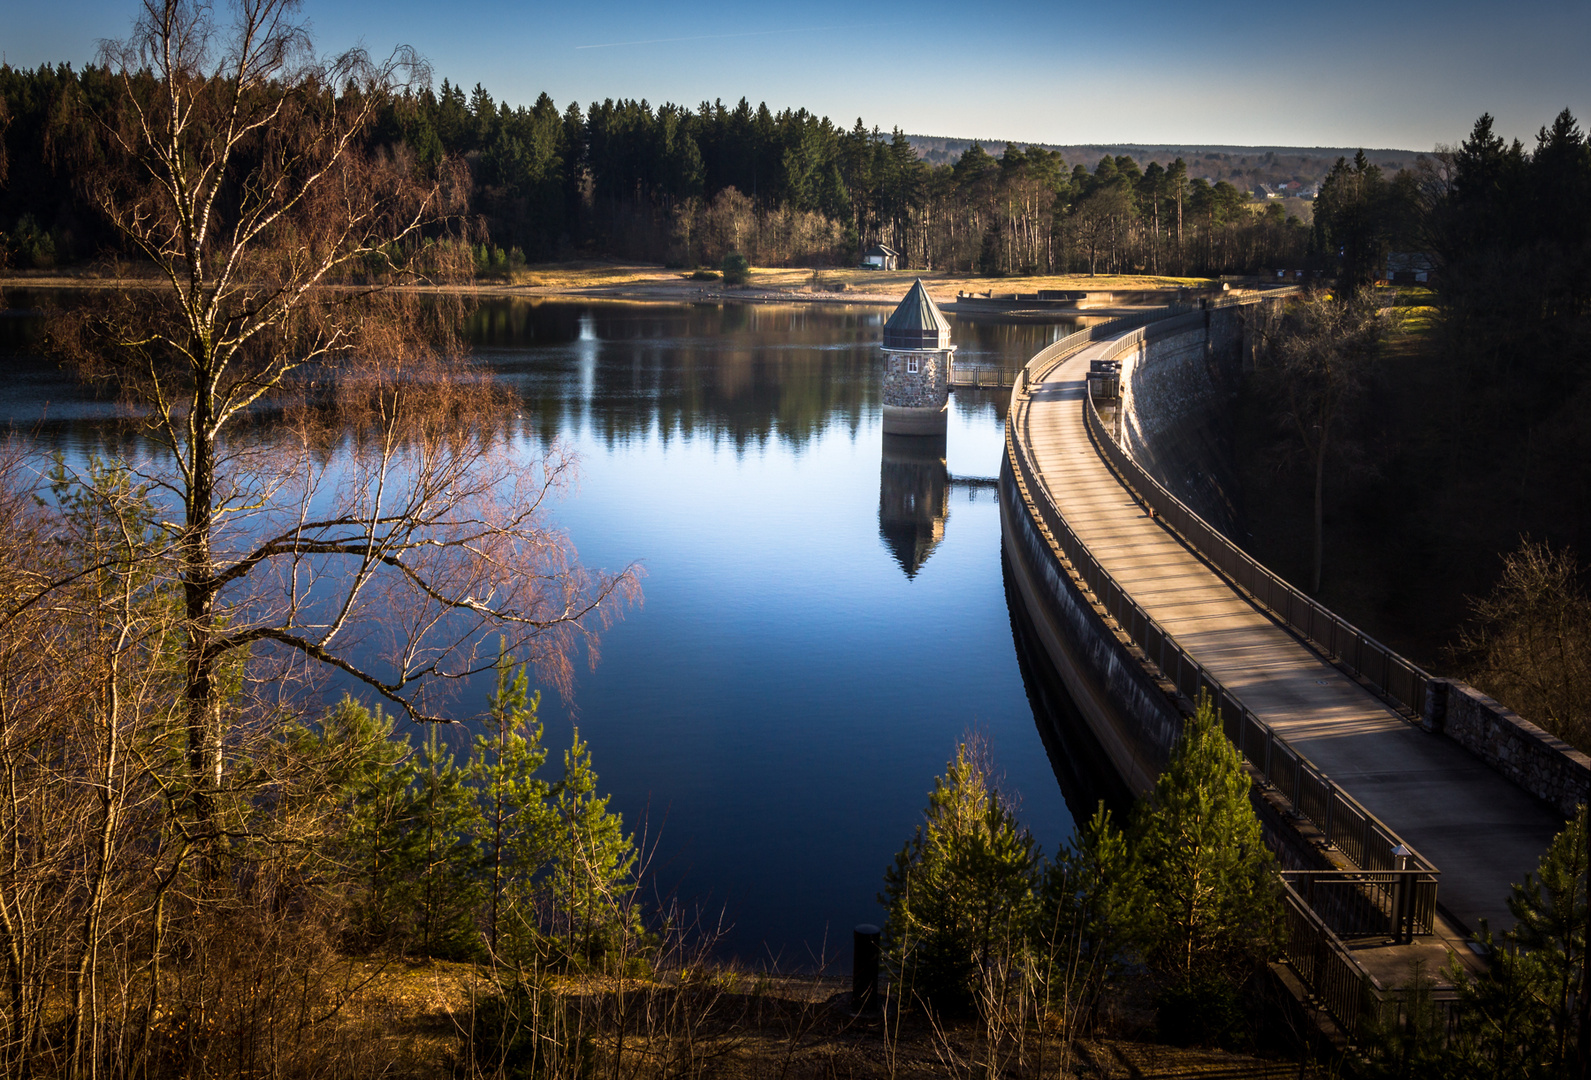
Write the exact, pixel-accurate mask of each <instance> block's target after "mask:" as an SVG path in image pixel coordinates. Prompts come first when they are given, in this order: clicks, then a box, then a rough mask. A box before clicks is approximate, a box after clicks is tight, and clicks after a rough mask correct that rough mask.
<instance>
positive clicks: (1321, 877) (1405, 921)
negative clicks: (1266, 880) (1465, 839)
mask: <svg viewBox="0 0 1591 1080" xmlns="http://www.w3.org/2000/svg"><path fill="white" fill-rule="evenodd" d="M1282 880H1283V881H1285V882H1287V883H1288V885H1290V886H1291V887H1292V888H1293V890H1294V891H1295V892H1297V893H1298V895H1299V896H1300V897H1301V898H1302V899H1303V901H1304V903H1305V904H1306V905H1308V907H1309V909H1310V910H1311V911H1313V912H1314V913H1315V914H1316V915H1318V916H1320V919H1321V921H1323V922H1324V923H1325V924H1326V925H1327V926H1328V927H1330V928H1331V932H1332V933H1334V934H1336V935H1337V936H1338V937H1339V938H1372V939H1375V940H1377V941H1380V942H1385V941H1388V940H1391V941H1395V942H1399V943H1402V944H1407V943H1409V942H1410V941H1413V940H1414V937H1415V935H1417V934H1430V933H1434V932H1435V929H1436V876H1435V875H1434V874H1431V873H1429V872H1428V871H1425V870H1392V871H1367V870H1284V871H1282Z"/></svg>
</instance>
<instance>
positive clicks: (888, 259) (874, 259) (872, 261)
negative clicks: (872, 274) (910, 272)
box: [862, 244, 900, 270]
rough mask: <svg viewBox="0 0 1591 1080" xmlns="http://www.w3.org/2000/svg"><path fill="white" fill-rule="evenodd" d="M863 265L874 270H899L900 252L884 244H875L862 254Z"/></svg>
mask: <svg viewBox="0 0 1591 1080" xmlns="http://www.w3.org/2000/svg"><path fill="white" fill-rule="evenodd" d="M862 265H863V266H866V267H869V268H870V269H873V270H899V269H900V252H898V251H896V250H895V249H894V248H892V247H887V246H886V245H884V244H874V245H873V246H872V248H870V249H869V250H868V252H867V254H866V255H863V256H862Z"/></svg>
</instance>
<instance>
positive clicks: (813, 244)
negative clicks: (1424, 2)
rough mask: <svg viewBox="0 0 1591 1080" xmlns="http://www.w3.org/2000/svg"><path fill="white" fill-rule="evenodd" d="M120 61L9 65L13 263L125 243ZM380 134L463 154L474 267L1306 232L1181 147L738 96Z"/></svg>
mask: <svg viewBox="0 0 1591 1080" xmlns="http://www.w3.org/2000/svg"><path fill="white" fill-rule="evenodd" d="M114 92H115V91H114V86H113V79H112V76H111V74H110V72H109V70H108V69H107V68H104V67H100V66H95V65H90V66H87V67H84V68H83V69H82V70H81V71H78V70H74V69H73V68H72V67H71V66H70V65H64V64H63V65H59V66H56V67H53V68H52V67H49V66H42V67H40V68H38V69H37V70H32V71H28V70H21V69H16V68H12V67H9V66H0V108H3V110H4V113H3V118H5V119H8V124H7V126H6V127H5V132H4V138H5V160H6V163H7V173H6V175H4V176H3V177H0V178H3V179H4V181H5V183H4V186H3V187H0V231H4V233H5V234H6V248H7V251H8V254H9V257H10V260H11V262H12V264H13V265H15V266H18V267H22V268H28V267H48V266H52V265H57V264H62V263H69V262H75V261H81V260H85V259H92V258H95V257H99V256H102V255H104V254H107V253H114V252H116V251H118V250H119V248H118V241H117V239H116V238H115V236H114V235H113V234H112V233H111V232H110V231H109V230H108V229H107V228H106V227H105V226H104V225H103V224H102V223H101V222H100V221H99V220H98V218H97V216H96V215H95V214H94V213H93V212H92V211H91V210H90V209H89V208H88V206H87V205H86V201H85V198H84V195H83V192H82V190H81V189H82V185H83V183H84V182H86V178H87V176H88V175H90V174H91V172H92V163H91V162H85V161H84V160H83V152H84V151H85V149H86V148H87V146H88V145H89V144H90V143H92V141H93V140H92V137H91V135H90V133H89V132H88V131H87V127H88V126H89V125H91V124H93V123H94V120H93V119H92V118H93V117H94V116H96V115H104V109H105V106H106V105H107V104H108V102H109V101H110V99H111V97H112V96H113V94H114ZM365 138H366V140H367V142H368V146H369V148H372V149H380V150H384V151H388V152H391V153H393V154H396V155H399V156H400V157H402V158H403V160H405V161H407V162H409V163H410V164H411V166H412V167H413V168H414V169H415V170H417V171H421V172H431V171H434V170H435V169H436V168H437V167H439V166H441V165H442V164H443V163H444V162H462V163H464V164H466V165H467V167H468V168H467V182H466V183H467V189H468V190H467V192H466V193H465V197H466V202H467V206H466V208H465V211H464V218H465V219H466V220H467V222H468V224H469V226H470V229H469V236H470V239H471V241H472V243H473V244H474V246H475V256H476V262H477V269H478V271H479V272H481V273H506V272H508V271H510V270H511V269H512V268H513V267H514V266H515V265H516V264H518V263H520V262H524V261H532V262H534V261H544V260H554V259H562V258H570V257H575V256H580V255H592V254H605V255H613V256H619V257H625V258H635V259H645V260H652V261H660V262H667V263H670V264H672V265H680V266H693V265H698V264H700V265H714V266H716V265H717V264H718V263H719V262H720V261H721V260H722V258H723V257H724V255H726V254H728V253H730V252H741V253H743V254H745V255H746V256H747V257H748V258H750V259H751V261H752V262H754V263H757V264H762V265H802V266H804V265H811V266H835V265H851V264H854V263H855V262H856V261H857V260H858V258H859V255H860V253H861V252H862V251H863V250H865V249H866V248H868V247H870V246H872V245H873V244H877V243H883V244H886V245H889V246H890V247H892V248H894V249H895V250H897V251H899V252H900V253H901V254H902V256H903V257H904V261H905V265H907V266H908V267H911V268H916V269H927V270H950V271H957V272H964V273H981V274H989V275H1001V274H1018V273H1052V272H1053V273H1060V272H1084V271H1086V272H1089V273H1094V272H1101V273H1106V272H1108V273H1118V272H1134V271H1138V272H1148V273H1160V274H1178V275H1208V274H1218V273H1234V272H1251V271H1256V270H1260V269H1266V268H1270V267H1273V266H1283V265H1285V266H1288V267H1296V266H1299V265H1302V263H1303V260H1304V259H1305V257H1306V254H1307V252H1308V248H1309V242H1310V234H1309V232H1308V230H1307V228H1306V227H1305V226H1304V224H1303V223H1302V222H1300V221H1298V220H1297V219H1296V218H1294V217H1291V216H1290V215H1288V214H1287V213H1286V212H1285V211H1284V210H1283V208H1282V205H1281V203H1280V201H1279V200H1270V201H1265V202H1263V203H1254V202H1251V200H1250V199H1249V197H1248V194H1247V193H1246V192H1244V191H1241V190H1239V189H1238V188H1236V187H1234V186H1233V185H1232V184H1230V183H1228V182H1226V181H1224V180H1222V181H1218V182H1216V183H1214V184H1211V183H1209V182H1208V181H1207V180H1204V179H1200V178H1195V179H1191V180H1190V179H1189V176H1188V167H1187V165H1186V163H1184V162H1183V161H1182V159H1180V158H1179V159H1177V160H1176V161H1174V162H1172V163H1171V164H1170V165H1169V166H1162V165H1161V164H1160V163H1158V162H1150V163H1149V164H1148V165H1147V166H1140V164H1139V163H1138V162H1136V161H1135V160H1133V159H1132V158H1131V157H1129V156H1127V155H1117V156H1111V155H1106V156H1104V157H1102V158H1101V159H1100V160H1099V161H1097V162H1090V163H1086V164H1085V163H1081V162H1074V163H1071V164H1068V163H1067V162H1066V161H1064V160H1063V159H1062V157H1061V155H1060V154H1059V153H1057V152H1055V151H1051V150H1046V149H1044V148H1042V147H1037V146H1033V147H1028V148H1027V149H1025V150H1019V149H1018V148H1017V147H1016V146H1014V145H1010V144H1008V145H1007V146H1006V147H1005V149H1004V152H1003V153H1000V154H999V155H994V154H991V153H989V152H988V151H987V150H986V149H984V148H983V147H982V146H980V145H977V144H974V145H972V146H971V147H970V148H968V149H967V150H966V151H964V152H963V153H961V154H960V155H959V156H958V157H957V158H956V160H955V161H953V162H949V163H946V164H941V165H929V164H927V163H925V162H924V161H922V160H920V159H919V157H918V155H917V153H916V151H915V150H914V149H913V148H912V146H911V144H910V142H909V141H908V139H907V137H906V136H905V135H904V134H902V133H901V132H900V131H899V130H896V131H894V132H891V133H888V134H886V133H884V132H882V131H880V130H879V129H878V128H876V127H875V128H868V127H867V126H866V125H864V124H863V122H862V121H861V120H860V119H858V120H857V121H856V123H855V125H854V126H852V127H850V128H845V127H843V126H841V125H836V124H834V123H833V122H831V121H830V120H829V119H828V118H827V117H818V116H814V115H813V114H811V113H810V112H808V111H807V110H805V109H785V110H782V111H780V112H774V111H772V110H770V109H769V108H768V106H767V105H766V104H762V105H758V106H756V107H753V106H752V105H751V104H750V103H749V102H748V101H747V100H745V99H744V98H743V99H741V100H740V101H739V102H738V103H737V104H735V105H733V106H726V105H725V104H724V103H723V102H722V101H717V102H713V103H705V102H704V103H703V104H701V105H700V106H699V107H697V108H696V109H690V108H686V107H682V106H678V105H673V104H664V105H661V106H658V107H656V108H654V107H652V106H651V105H650V104H649V103H647V102H646V101H644V100H642V101H631V100H619V101H613V100H607V101H603V102H601V103H593V104H591V105H590V106H589V107H588V108H586V109H584V110H582V109H581V108H580V107H579V106H578V105H575V104H570V105H569V106H567V107H566V108H563V109H559V108H558V106H557V105H556V103H554V101H553V100H552V99H551V98H550V97H548V96H547V95H546V94H543V95H542V96H541V97H540V98H538V99H537V101H536V102H535V103H534V104H533V105H531V106H528V107H526V106H523V105H521V106H517V107H511V106H510V105H509V104H508V103H506V102H498V101H495V100H494V99H493V97H492V95H491V94H490V93H489V92H488V91H487V90H486V89H484V88H483V87H481V86H480V85H479V84H477V85H476V87H475V88H474V90H473V91H471V92H469V93H467V94H466V92H465V91H464V90H463V88H462V87H460V86H455V85H453V84H451V83H450V82H448V81H447V80H443V82H442V85H441V86H440V88H438V89H436V90H432V89H430V88H428V87H427V88H421V89H418V90H414V89H411V90H408V91H406V92H403V93H400V94H397V95H394V96H393V97H391V98H390V99H389V100H386V101H384V102H383V103H382V105H381V107H380V109H379V114H378V116H377V117H376V119H375V122H374V123H373V124H372V126H371V127H370V129H369V131H368V133H367V134H366V135H365Z"/></svg>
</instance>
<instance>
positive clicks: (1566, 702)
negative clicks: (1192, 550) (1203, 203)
mask: <svg viewBox="0 0 1591 1080" xmlns="http://www.w3.org/2000/svg"><path fill="white" fill-rule="evenodd" d="M1314 233H1315V244H1316V247H1317V248H1319V249H1321V250H1328V251H1331V250H1334V251H1337V252H1338V253H1339V263H1338V267H1337V273H1338V277H1337V285H1338V290H1337V291H1338V293H1339V295H1340V296H1341V297H1342V298H1344V299H1346V300H1350V301H1351V300H1352V299H1353V298H1355V297H1357V298H1358V300H1357V303H1359V304H1360V306H1361V307H1362V308H1365V309H1375V308H1381V309H1383V310H1387V311H1390V312H1391V313H1392V314H1393V316H1394V318H1392V320H1391V321H1390V325H1388V324H1386V323H1385V322H1383V325H1381V326H1380V327H1379V329H1375V332H1374V334H1373V335H1371V336H1380V337H1383V338H1384V340H1383V341H1382V343H1381V344H1380V345H1378V346H1374V347H1371V346H1367V345H1364V344H1363V342H1360V343H1359V344H1354V341H1355V340H1356V339H1359V338H1363V337H1365V336H1366V335H1365V330H1366V328H1367V327H1368V326H1369V324H1367V323H1365V322H1364V321H1363V320H1360V321H1358V322H1355V323H1354V324H1353V328H1349V327H1348V324H1347V323H1341V321H1340V320H1339V323H1341V324H1340V325H1339V326H1338V327H1337V329H1336V330H1335V331H1334V332H1333V333H1331V334H1326V335H1325V337H1327V338H1331V339H1332V342H1333V344H1332V347H1331V348H1311V349H1303V350H1299V349H1294V348H1290V347H1288V346H1287V343H1286V341H1285V340H1278V342H1276V343H1275V344H1277V345H1278V347H1277V348H1273V349H1270V350H1269V351H1268V358H1267V357H1266V356H1265V355H1263V354H1262V360H1261V363H1260V364H1259V370H1257V371H1256V373H1255V377H1254V378H1253V379H1251V380H1250V381H1249V383H1248V386H1247V389H1246V393H1245V398H1244V401H1243V403H1242V405H1241V407H1240V415H1239V416H1238V418H1237V421H1236V431H1237V434H1238V443H1239V456H1240V458H1242V459H1243V460H1244V461H1245V462H1246V463H1247V464H1246V466H1245V470H1244V480H1243V483H1244V488H1245V498H1246V499H1247V500H1248V504H1249V506H1250V507H1264V511H1263V513H1251V514H1249V515H1248V520H1247V528H1248V530H1250V531H1251V532H1252V533H1253V534H1254V536H1255V540H1254V541H1253V544H1254V548H1253V550H1254V552H1255V554H1256V555H1257V556H1258V557H1260V558H1261V559H1262V560H1264V561H1266V562H1267V563H1268V564H1269V565H1271V566H1273V567H1275V568H1276V569H1278V570H1279V571H1281V572H1283V573H1285V574H1288V575H1289V576H1291V577H1292V578H1293V580H1295V581H1297V582H1299V583H1302V584H1306V585H1307V584H1309V583H1311V582H1313V583H1314V585H1315V587H1316V588H1318V589H1319V590H1320V595H1321V597H1322V599H1323V600H1324V601H1325V602H1326V603H1327V604H1328V605H1329V606H1331V607H1333V608H1334V609H1336V610H1338V611H1341V612H1342V613H1343V614H1344V615H1346V616H1347V617H1348V618H1350V619H1352V620H1354V621H1355V622H1358V623H1359V624H1360V625H1362V626H1365V627H1366V628H1367V629H1369V630H1370V632H1372V633H1374V634H1376V635H1377V636H1378V637H1381V638H1382V639H1383V640H1389V641H1390V642H1391V643H1392V644H1394V646H1395V647H1397V648H1399V649H1400V650H1401V651H1405V652H1406V653H1407V654H1408V655H1410V656H1413V657H1414V658H1416V659H1417V660H1418V661H1419V662H1420V663H1422V664H1425V665H1427V666H1429V667H1430V668H1432V669H1433V670H1440V671H1445V672H1449V673H1452V674H1456V675H1458V676H1460V677H1463V678H1466V679H1469V680H1470V681H1472V682H1474V683H1475V684H1476V685H1477V686H1480V687H1481V688H1482V689H1484V690H1485V691H1486V692H1487V693H1490V694H1493V695H1495V696H1496V697H1498V698H1499V699H1500V700H1502V701H1503V702H1504V703H1505V704H1507V705H1509V706H1511V707H1512V708H1514V709H1516V710H1517V711H1519V712H1520V713H1521V714H1522V715H1524V716H1525V717H1526V718H1527V719H1529V720H1531V721H1533V722H1535V723H1538V724H1540V725H1542V726H1543V727H1546V728H1548V729H1549V730H1551V731H1553V732H1554V733H1556V734H1559V735H1561V736H1563V737H1564V738H1566V739H1568V740H1570V741H1571V742H1574V743H1576V744H1577V745H1579V746H1580V747H1581V748H1583V749H1584V748H1591V708H1588V707H1587V706H1586V704H1585V702H1586V701H1588V700H1591V676H1588V674H1587V670H1586V665H1585V663H1584V661H1583V659H1582V657H1583V656H1584V655H1586V653H1587V651H1588V650H1591V603H1588V602H1587V600H1586V599H1585V597H1586V595H1587V589H1586V581H1585V571H1584V569H1583V566H1582V565H1581V564H1583V561H1584V557H1585V553H1586V552H1587V551H1588V550H1591V470H1588V469H1587V468H1586V463H1587V462H1588V461H1591V422H1588V420H1587V417H1588V416H1591V143H1588V140H1587V138H1586V135H1585V133H1584V131H1583V130H1582V129H1581V127H1580V125H1579V123H1578V122H1577V121H1576V119H1575V118H1574V116H1573V115H1572V114H1570V112H1569V111H1568V110H1564V111H1563V112H1561V113H1560V114H1559V115H1558V116H1556V117H1555V118H1553V120H1552V121H1551V123H1549V124H1546V125H1543V126H1542V127H1541V128H1540V129H1539V130H1538V132H1537V135H1536V138H1535V140H1534V145H1532V146H1526V145H1525V144H1524V143H1522V142H1521V141H1519V140H1507V139H1504V138H1502V137H1501V136H1499V135H1498V134H1497V133H1496V131H1495V129H1494V123H1493V120H1492V118H1491V116H1489V115H1485V116H1482V117H1480V118H1479V119H1478V120H1477V121H1476V123H1475V125H1474V126H1473V128H1472V129H1471V131H1470V132H1469V134H1468V137H1466V138H1464V139H1463V140H1461V141H1460V142H1459V143H1457V144H1456V145H1453V146H1446V147H1438V149H1437V150H1436V152H1434V153H1432V154H1431V155H1429V156H1428V157H1427V158H1426V159H1424V160H1423V161H1422V162H1421V163H1420V164H1419V166H1418V167H1417V168H1415V169H1413V170H1404V171H1400V172H1399V173H1398V174H1397V175H1395V176H1391V177H1389V176H1386V175H1384V174H1383V173H1382V172H1381V170H1380V169H1378V168H1376V167H1375V166H1374V165H1372V164H1370V163H1369V162H1368V161H1366V160H1365V159H1364V158H1363V157H1362V156H1361V157H1360V158H1358V159H1356V160H1353V161H1348V160H1343V161H1340V162H1338V164H1337V165H1336V166H1335V167H1334V168H1333V170H1332V172H1331V173H1330V175H1328V177H1327V178H1326V181H1325V183H1324V184H1323V185H1322V189H1321V193H1320V197H1319V199H1318V200H1317V202H1316V206H1315V218H1314ZM1395 251H1402V252H1418V253H1421V259H1422V261H1423V268H1424V269H1425V270H1426V271H1427V276H1428V281H1427V282H1425V283H1424V284H1420V285H1416V286H1412V287H1404V288H1400V289H1399V290H1398V293H1397V295H1396V296H1392V295H1390V294H1389V293H1388V292H1387V291H1386V290H1373V291H1372V290H1371V288H1370V286H1371V284H1372V283H1373V282H1374V281H1375V280H1376V279H1377V278H1379V277H1381V276H1382V273H1383V268H1384V267H1385V266H1386V263H1387V257H1388V255H1389V253H1391V252H1395ZM1303 308H1304V306H1303V305H1300V306H1298V311H1299V313H1300V314H1302V312H1303ZM1280 330H1281V331H1282V334H1283V338H1285V336H1286V333H1287V327H1286V326H1285V325H1283V326H1282V327H1280ZM1315 340H1316V344H1319V342H1320V341H1321V340H1324V339H1323V338H1322V336H1321V335H1320V334H1316V335H1315ZM1350 346H1351V347H1350ZM1306 523H1307V524H1306ZM1322 528H1323V531H1324V549H1325V550H1324V569H1323V571H1322V565H1321V562H1320V557H1321V556H1320V548H1319V546H1318V543H1319V539H1320V537H1321V531H1322ZM1311 532H1312V533H1314V534H1315V537H1316V540H1317V543H1316V544H1311V543H1310V541H1309V539H1306V537H1307V536H1308V534H1309V533H1311ZM1312 551H1313V552H1314V556H1313V557H1314V559H1315V563H1314V565H1313V566H1311V565H1309V563H1308V562H1307V561H1306V560H1308V559H1309V558H1310V557H1311V552H1312ZM1466 597H1468V598H1469V599H1466Z"/></svg>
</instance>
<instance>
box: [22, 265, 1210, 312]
mask: <svg viewBox="0 0 1591 1080" xmlns="http://www.w3.org/2000/svg"><path fill="white" fill-rule="evenodd" d="M919 277H921V278H922V279H923V282H924V284H926V285H927V286H928V289H929V292H930V293H931V294H932V295H933V296H934V298H935V299H936V300H941V301H945V300H952V299H954V298H955V295H956V293H957V292H979V293H982V292H989V291H992V292H994V293H996V294H999V293H1011V292H1024V293H1031V292H1036V291H1038V290H1040V289H1074V290H1087V291H1094V292H1111V291H1142V290H1173V289H1177V288H1184V287H1186V288H1204V287H1207V286H1208V285H1209V284H1210V281H1209V279H1206V278H1177V277H1158V276H1153V275H1145V274H1115V275H1110V274H1101V275H1099V276H1097V277H1089V276H1088V275H1086V274H1069V275H1048V276H1032V277H1002V278H988V277H977V276H974V275H970V274H945V273H939V272H934V271H925V270H890V271H884V270H865V269H862V268H860V267H848V268H838V269H820V270H813V269H811V268H806V267H763V266H754V267H752V268H751V280H750V281H749V282H748V283H747V284H746V285H744V286H737V287H732V288H728V287H725V286H724V285H723V283H722V282H721V281H713V280H696V279H693V278H692V276H691V273H690V272H689V271H685V270H677V269H669V268H666V267H661V266H657V265H651V264H643V263H617V262H606V261H592V262H571V263H545V264H538V265H531V266H525V267H519V268H516V269H515V270H514V271H513V272H512V273H510V274H508V275H505V276H502V277H486V278H481V279H479V280H477V281H475V282H473V283H468V284H462V285H446V286H424V285H422V286H415V287H416V288H421V289H425V288H442V289H446V290H448V291H466V292H470V291H474V292H479V293H482V294H486V295H497V294H506V295H523V296H562V295H569V296H602V297H610V298H614V299H625V298H633V299H643V300H655V299H680V300H686V299H695V298H697V297H699V296H700V295H701V294H703V293H707V292H711V293H714V294H722V295H724V296H725V297H731V296H742V297H745V298H746V299H802V298H804V299H813V300H833V299H840V300H852V299H854V300H861V301H869V300H877V301H879V302H886V301H893V300H898V299H899V298H900V297H901V296H903V295H905V293H906V290H907V289H908V288H910V287H911V284H912V282H913V281H914V280H916V279H917V278H919ZM159 284H161V283H160V282H159V281H158V280H157V279H155V278H152V277H150V278H143V277H133V276H130V275H128V274H127V273H126V272H121V273H118V272H117V270H116V268H111V267H78V268H73V269H66V270H52V271H25V272H19V271H12V272H9V273H7V274H4V275H0V288H6V287H12V288H18V287H25V288H26V287H30V288H102V287H106V286H113V287H116V286H119V287H129V286H134V285H137V286H155V285H159Z"/></svg>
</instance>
